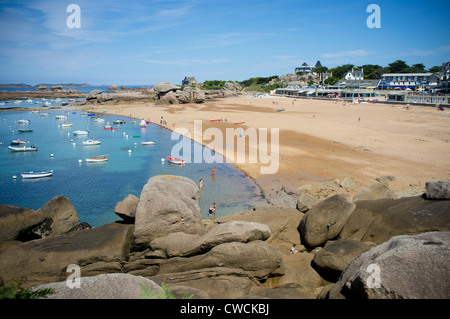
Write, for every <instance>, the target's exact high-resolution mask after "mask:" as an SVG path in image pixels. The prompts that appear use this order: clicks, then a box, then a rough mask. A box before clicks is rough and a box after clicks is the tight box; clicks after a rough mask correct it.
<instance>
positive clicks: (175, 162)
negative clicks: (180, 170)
mask: <svg viewBox="0 0 450 319" xmlns="http://www.w3.org/2000/svg"><path fill="white" fill-rule="evenodd" d="M167 160H168V161H169V163H172V164H179V165H183V164H184V163H186V161H185V160H182V159H179V158H176V157H172V156H167Z"/></svg>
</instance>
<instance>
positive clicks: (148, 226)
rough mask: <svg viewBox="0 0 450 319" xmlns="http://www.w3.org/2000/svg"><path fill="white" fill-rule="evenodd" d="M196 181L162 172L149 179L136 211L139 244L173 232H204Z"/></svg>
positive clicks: (136, 229) (136, 230) (135, 232)
mask: <svg viewBox="0 0 450 319" xmlns="http://www.w3.org/2000/svg"><path fill="white" fill-rule="evenodd" d="M199 196H200V190H199V188H198V186H197V184H196V183H195V182H193V181H192V180H190V179H188V178H186V177H182V176H170V175H159V176H154V177H152V178H150V179H149V181H148V182H147V184H146V185H145V186H144V188H143V189H142V192H141V196H140V200H139V204H138V206H137V210H136V219H135V231H134V235H135V237H136V243H137V244H141V245H142V244H144V245H145V244H147V245H148V244H149V243H150V242H151V241H152V240H153V239H155V238H157V237H162V236H165V235H167V234H170V233H173V232H184V233H187V234H203V233H204V232H205V229H204V226H203V223H202V220H201V212H200V207H199V206H198V199H199Z"/></svg>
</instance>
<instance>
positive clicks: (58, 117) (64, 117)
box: [55, 115, 67, 120]
mask: <svg viewBox="0 0 450 319" xmlns="http://www.w3.org/2000/svg"><path fill="white" fill-rule="evenodd" d="M55 117H56V118H57V119H58V120H66V119H67V115H56V116H55Z"/></svg>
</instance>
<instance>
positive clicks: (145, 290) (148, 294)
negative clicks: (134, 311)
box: [141, 283, 194, 299]
mask: <svg viewBox="0 0 450 319" xmlns="http://www.w3.org/2000/svg"><path fill="white" fill-rule="evenodd" d="M141 288H142V293H141V296H142V297H143V298H145V299H177V298H176V297H175V296H174V295H173V294H172V292H171V291H170V289H169V287H167V286H166V284H165V283H162V284H161V288H162V289H161V291H160V292H158V291H157V290H156V289H152V288H150V286H149V285H143V284H141ZM181 299H194V295H190V296H188V295H187V294H184V296H183V298H181Z"/></svg>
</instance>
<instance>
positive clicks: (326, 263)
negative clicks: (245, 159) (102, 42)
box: [0, 175, 450, 299]
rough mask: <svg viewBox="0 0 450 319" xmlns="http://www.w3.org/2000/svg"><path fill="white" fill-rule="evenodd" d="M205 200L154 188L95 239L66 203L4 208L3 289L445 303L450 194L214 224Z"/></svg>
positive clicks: (321, 206)
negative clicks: (73, 270)
mask: <svg viewBox="0 0 450 319" xmlns="http://www.w3.org/2000/svg"><path fill="white" fill-rule="evenodd" d="M379 183H380V184H381V182H379ZM368 191H370V190H368ZM198 197H199V189H198V187H197V185H196V183H194V182H193V181H191V180H189V179H187V178H185V177H180V176H168V175H160V176H155V177H152V178H150V180H149V181H148V183H147V184H146V185H145V186H144V188H143V190H142V192H141V195H140V197H139V198H137V197H133V196H129V197H127V198H125V199H124V200H123V201H121V202H119V203H118V204H117V205H116V209H115V211H116V214H117V215H118V216H120V217H121V219H122V220H121V221H117V222H114V223H110V224H107V225H103V226H100V227H96V228H90V227H89V226H88V225H83V224H80V222H79V220H78V216H77V214H76V211H75V209H74V208H73V206H72V205H71V203H70V200H69V199H67V198H65V197H63V196H58V197H56V198H54V199H52V200H51V201H50V202H49V203H47V204H46V205H44V206H43V207H42V208H41V209H39V210H31V209H28V208H20V207H13V206H10V205H0V235H1V238H0V239H1V241H0V277H1V279H2V282H3V283H5V284H6V283H7V282H8V281H10V280H11V279H13V278H14V277H17V278H26V281H25V282H24V286H26V287H34V288H42V287H53V288H54V289H55V292H56V293H55V294H52V295H49V296H48V297H49V298H69V299H71V298H100V299H102V298H122V299H123V298H132V299H135V298H141V293H142V291H141V289H140V284H146V285H150V286H151V287H153V288H154V289H156V290H159V289H161V288H160V286H161V285H162V284H163V283H164V284H165V285H167V286H168V287H170V289H171V290H172V291H173V292H174V294H175V295H177V296H182V295H183V294H184V293H188V294H189V295H191V294H194V295H195V296H197V298H212V299H229V298H248V297H252V298H261V297H263V298H275V299H278V298H281V299H315V298H329V299H342V298H349V299H352V298H369V299H371V298H411V299H414V298H444V299H447V298H449V297H450V295H449V289H448V287H449V286H450V285H449V281H448V278H449V277H448V274H449V270H450V267H449V264H448V260H449V245H450V215H449V214H448V212H449V211H450V182H435V181H430V182H429V183H427V185H426V189H425V192H424V194H423V195H421V196H412V197H403V198H386V197H383V196H381V198H376V199H368V198H367V197H364V198H363V197H360V199H358V197H355V198H350V197H349V196H348V195H341V194H339V195H334V196H331V197H328V198H326V199H324V200H321V201H318V200H316V201H314V200H313V201H309V200H310V199H311V198H308V197H307V196H300V198H299V200H298V206H297V207H298V209H294V208H285V207H276V206H268V207H260V208H258V207H256V208H254V209H253V210H250V211H242V212H237V213H234V214H232V215H228V216H225V217H222V218H219V219H216V220H214V221H211V220H208V221H202V220H201V215H200V209H199V207H198ZM292 244H296V245H297V246H296V247H297V248H296V249H297V253H290V252H289V250H290V248H291V246H292ZM373 264H375V265H377V266H378V267H379V268H377V269H378V270H379V273H378V275H379V277H377V278H378V279H379V281H376V280H375V284H376V285H372V284H371V281H370V280H372V277H373V274H374V273H372V272H368V270H367V269H368V266H370V265H373ZM69 265H77V266H79V267H80V270H81V288H75V289H70V288H69V287H68V286H67V285H66V280H67V278H68V276H69V275H70V273H68V272H67V268H68V266H69ZM424 270H425V271H424ZM371 276H372V277H371ZM377 278H375V279H377ZM399 282H400V283H401V284H398V283H399ZM378 284H379V285H378Z"/></svg>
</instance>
